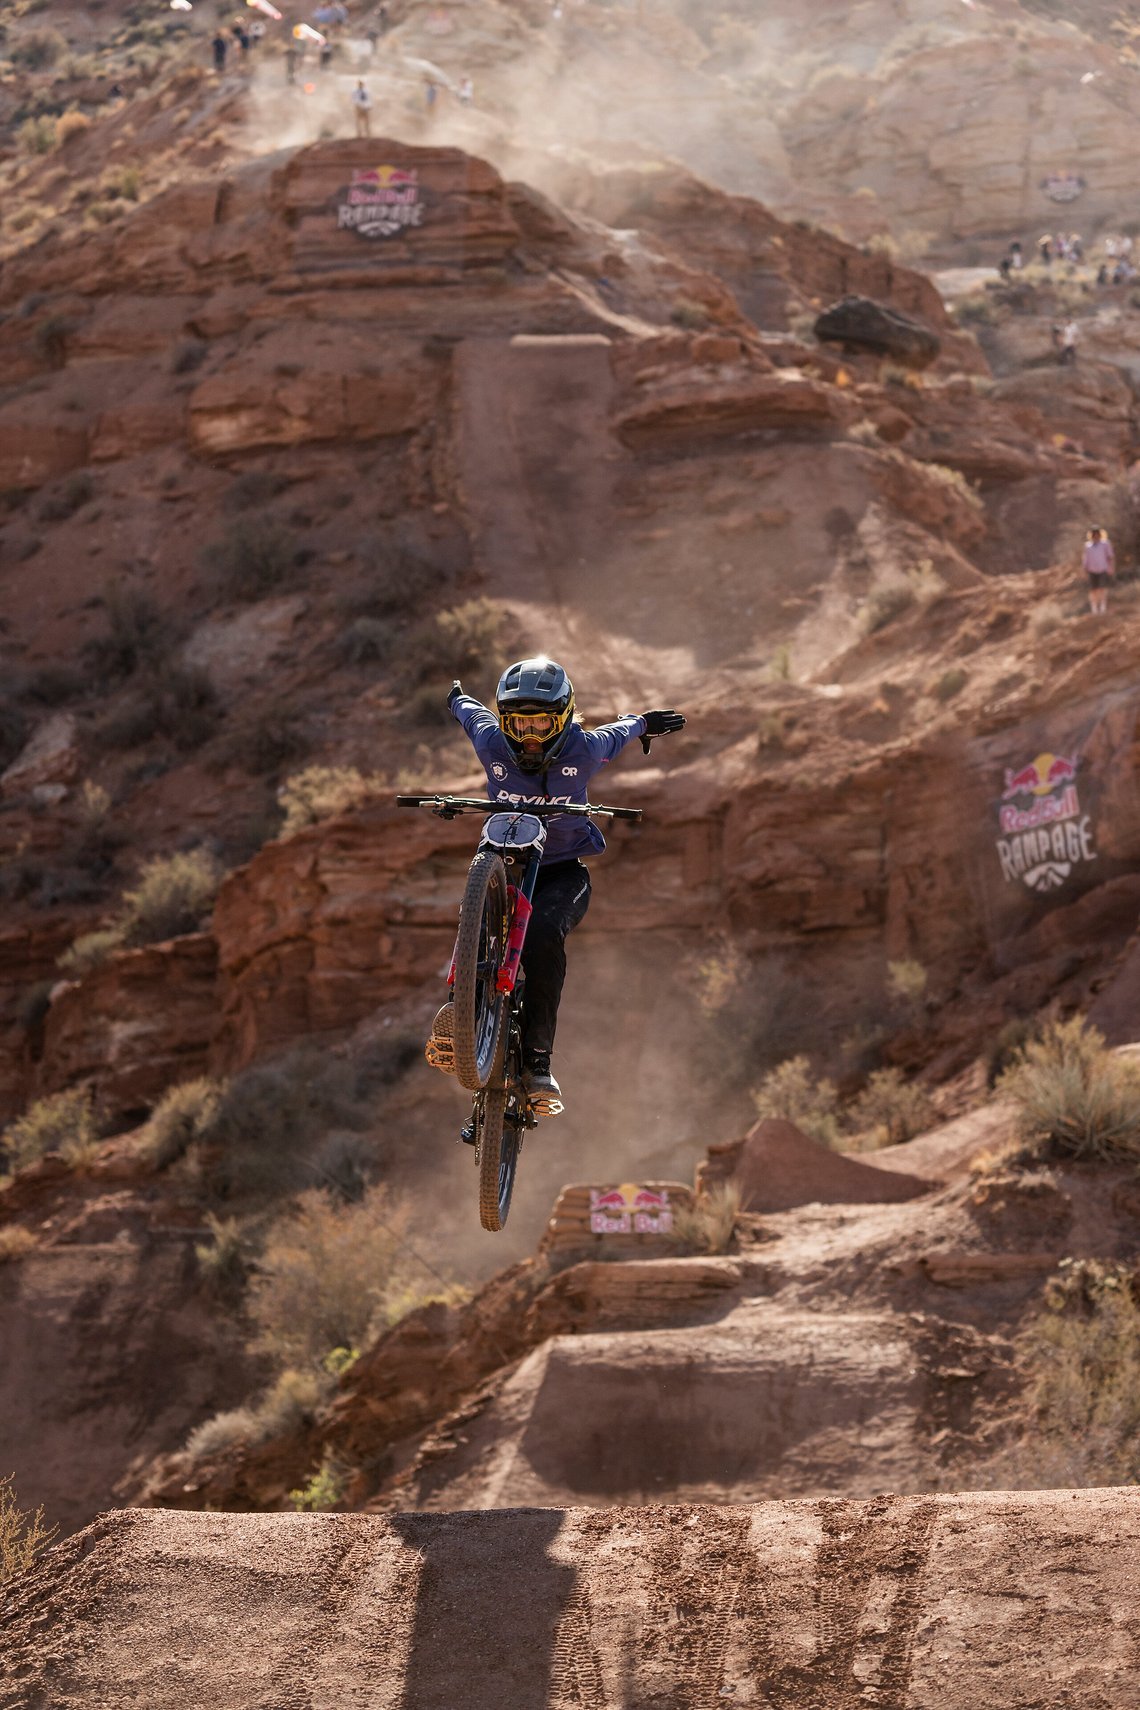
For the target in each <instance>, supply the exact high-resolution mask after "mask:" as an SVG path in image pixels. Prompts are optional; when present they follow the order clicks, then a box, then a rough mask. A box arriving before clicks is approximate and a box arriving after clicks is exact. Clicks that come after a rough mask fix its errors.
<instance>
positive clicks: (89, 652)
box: [83, 583, 173, 678]
mask: <svg viewBox="0 0 1140 1710" xmlns="http://www.w3.org/2000/svg"><path fill="white" fill-rule="evenodd" d="M102 599H103V614H104V617H105V619H106V625H107V627H106V629H105V631H104V632H103V634H102V635H97V636H94V637H92V639H91V640H90V641H89V642H88V643H87V644H86V646H85V647H84V650H83V651H84V656H85V658H86V660H87V662H88V664H89V665H90V666H91V669H92V670H93V671H96V672H98V674H99V676H100V677H102V678H118V677H129V676H131V675H132V674H133V673H134V672H136V671H139V670H141V669H143V668H144V667H149V668H151V669H158V668H159V667H161V666H163V665H164V664H165V661H166V659H167V656H168V654H169V652H170V646H171V641H172V639H173V638H172V636H171V632H170V627H169V625H168V623H167V621H166V619H165V618H164V617H163V616H162V613H161V612H160V611H159V609H158V607H157V606H156V605H155V603H154V601H153V600H152V599H151V597H150V595H149V594H147V593H144V592H143V590H142V589H141V588H134V587H131V586H130V585H129V584H123V583H113V584H112V585H111V586H109V587H107V588H104V590H103V595H102Z"/></svg>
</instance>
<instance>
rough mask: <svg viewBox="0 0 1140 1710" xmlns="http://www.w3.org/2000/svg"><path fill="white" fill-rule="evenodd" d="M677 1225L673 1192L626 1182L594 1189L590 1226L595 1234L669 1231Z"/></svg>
mask: <svg viewBox="0 0 1140 1710" xmlns="http://www.w3.org/2000/svg"><path fill="white" fill-rule="evenodd" d="M672 1229H673V1211H672V1208H671V1206H670V1204H669V1195H668V1193H666V1192H664V1191H658V1190H657V1189H656V1188H648V1187H639V1186H638V1184H637V1183H636V1182H623V1183H622V1184H621V1185H620V1187H613V1188H592V1189H591V1190H590V1230H591V1233H592V1234H594V1235H668V1234H670V1233H671V1232H672Z"/></svg>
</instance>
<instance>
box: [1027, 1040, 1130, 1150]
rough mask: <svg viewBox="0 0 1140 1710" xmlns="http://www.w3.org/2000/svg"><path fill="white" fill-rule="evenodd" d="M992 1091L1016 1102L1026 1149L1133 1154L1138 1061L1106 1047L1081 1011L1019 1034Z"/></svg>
mask: <svg viewBox="0 0 1140 1710" xmlns="http://www.w3.org/2000/svg"><path fill="white" fill-rule="evenodd" d="M997 1091H998V1092H999V1093H1000V1094H1001V1096H1002V1097H1003V1098H1011V1099H1013V1101H1014V1103H1015V1104H1016V1105H1017V1107H1018V1131H1019V1134H1020V1137H1021V1139H1022V1141H1023V1142H1024V1143H1025V1146H1026V1147H1027V1148H1028V1149H1029V1151H1030V1152H1031V1153H1033V1154H1034V1155H1037V1156H1045V1155H1047V1154H1049V1153H1053V1154H1059V1155H1061V1156H1066V1157H1075V1158H1101V1159H1112V1158H1140V1064H1138V1063H1136V1062H1135V1061H1134V1060H1133V1059H1132V1058H1129V1057H1121V1056H1117V1055H1116V1053H1115V1052H1112V1051H1110V1050H1109V1049H1108V1047H1107V1046H1106V1045H1105V1042H1104V1036H1103V1034H1101V1033H1099V1032H1098V1031H1097V1029H1096V1028H1095V1027H1090V1026H1089V1025H1088V1023H1087V1022H1086V1021H1085V1019H1084V1017H1083V1016H1079V1015H1078V1016H1074V1017H1073V1018H1072V1020H1070V1021H1054V1022H1051V1023H1050V1024H1049V1026H1048V1027H1046V1029H1045V1030H1044V1032H1043V1033H1042V1034H1041V1036H1040V1037H1039V1038H1036V1039H1029V1040H1027V1041H1026V1043H1025V1045H1024V1046H1023V1047H1022V1048H1021V1050H1020V1051H1019V1052H1018V1053H1017V1056H1016V1057H1015V1059H1014V1062H1013V1063H1012V1065H1011V1066H1010V1068H1008V1069H1007V1070H1006V1071H1005V1073H1004V1074H1003V1075H1002V1076H1001V1078H1000V1080H999V1081H998V1083H997Z"/></svg>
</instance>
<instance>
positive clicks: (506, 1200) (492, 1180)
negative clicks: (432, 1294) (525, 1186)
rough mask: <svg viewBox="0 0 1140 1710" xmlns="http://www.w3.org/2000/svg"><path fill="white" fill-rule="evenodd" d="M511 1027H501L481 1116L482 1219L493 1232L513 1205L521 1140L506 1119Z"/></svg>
mask: <svg viewBox="0 0 1140 1710" xmlns="http://www.w3.org/2000/svg"><path fill="white" fill-rule="evenodd" d="M508 1031H509V1030H508V1029H507V1028H506V1027H504V1028H502V1029H501V1031H500V1036H499V1040H498V1049H497V1050H496V1052H495V1061H494V1065H493V1068H492V1072H491V1079H490V1084H489V1086H488V1087H487V1090H486V1091H485V1092H484V1094H483V1100H482V1104H483V1110H482V1116H481V1118H480V1119H479V1134H478V1140H479V1221H480V1223H481V1224H482V1225H483V1227H484V1229H488V1230H490V1231H491V1233H492V1234H496V1233H497V1232H498V1231H499V1230H500V1229H502V1228H504V1227H505V1225H506V1221H507V1215H508V1213H509V1212H510V1209H511V1195H512V1193H513V1192H514V1187H515V1171H516V1169H517V1168H518V1159H519V1144H520V1140H521V1134H520V1130H519V1128H518V1126H517V1125H516V1124H515V1123H513V1122H508V1121H507V1119H506V1118H507V1110H508V1108H509V1106H510V1103H511V1087H510V1074H509V1071H508V1067H507V1033H508Z"/></svg>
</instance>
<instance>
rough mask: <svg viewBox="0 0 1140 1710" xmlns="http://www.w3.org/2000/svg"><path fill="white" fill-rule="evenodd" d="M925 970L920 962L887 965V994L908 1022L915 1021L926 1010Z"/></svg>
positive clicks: (903, 961)
mask: <svg viewBox="0 0 1140 1710" xmlns="http://www.w3.org/2000/svg"><path fill="white" fill-rule="evenodd" d="M926 987H927V974H926V969H925V968H924V967H923V965H922V963H921V962H914V961H909V960H907V959H905V958H904V959H903V960H902V961H899V962H888V963H887V994H888V996H889V997H890V1000H891V1003H892V1004H893V1005H894V1007H895V1008H896V1009H897V1010H899V1011H901V1012H902V1014H903V1016H904V1017H905V1018H906V1019H907V1020H908V1021H912V1022H913V1021H917V1020H918V1019H919V1017H920V1016H921V1015H922V1013H923V1011H924V1010H925V1008H926Z"/></svg>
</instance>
